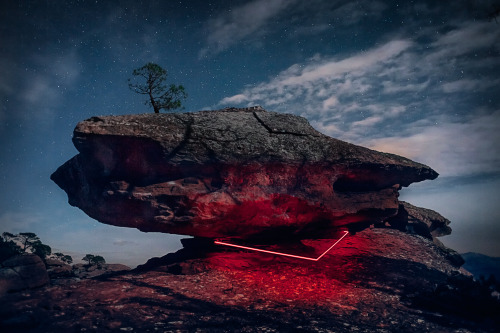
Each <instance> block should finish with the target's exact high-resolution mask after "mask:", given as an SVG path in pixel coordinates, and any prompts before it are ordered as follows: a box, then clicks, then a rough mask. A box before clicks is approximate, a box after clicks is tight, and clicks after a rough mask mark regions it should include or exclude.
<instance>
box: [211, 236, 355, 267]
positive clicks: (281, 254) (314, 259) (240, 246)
mask: <svg viewBox="0 0 500 333" xmlns="http://www.w3.org/2000/svg"><path fill="white" fill-rule="evenodd" d="M348 233H349V231H344V234H343V235H342V237H340V238H339V239H338V240H337V241H336V242H335V243H333V245H332V246H330V247H329V248H328V249H327V250H326V251H325V252H323V253H322V254H321V255H320V256H319V257H317V258H310V257H303V256H297V255H295V254H289V253H283V252H275V251H269V250H263V249H258V248H255V247H249V246H243V245H237V244H231V243H226V242H221V241H214V244H219V245H226V246H232V247H237V248H240V249H245V250H251V251H258V252H264V253H270V254H277V255H280V256H285V257H291V258H297V259H304V260H311V261H318V260H320V259H321V258H323V256H324V255H325V254H327V253H328V251H330V250H331V249H333V247H334V246H335V245H337V244H338V243H339V242H340V241H341V240H342V239H343V238H344V237H345V236H347V234H348Z"/></svg>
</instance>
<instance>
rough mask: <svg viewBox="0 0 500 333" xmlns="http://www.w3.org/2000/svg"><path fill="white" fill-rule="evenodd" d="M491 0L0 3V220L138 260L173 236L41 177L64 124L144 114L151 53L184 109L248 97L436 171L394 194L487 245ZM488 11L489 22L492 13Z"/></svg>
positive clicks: (65, 134)
mask: <svg viewBox="0 0 500 333" xmlns="http://www.w3.org/2000/svg"><path fill="white" fill-rule="evenodd" d="M499 9H500V1H491V0H490V1H459V0H458V1H420V0H417V1H399V2H398V1H392V0H390V1H371V0H367V1H334V0H309V1H294V0H289V1H285V0H253V1H209V0H207V1H135V0H134V1H22V0H21V1H2V2H1V4H0V188H1V191H0V227H1V228H0V231H9V232H13V233H18V232H24V231H31V232H35V233H36V234H37V235H39V236H40V238H41V239H42V241H43V242H44V243H46V244H49V245H50V246H52V248H53V249H54V250H58V251H62V252H64V253H68V254H73V255H75V259H80V257H79V256H80V255H81V256H83V254H85V253H93V254H100V255H102V256H104V257H105V258H106V259H107V261H108V262H122V263H128V264H130V265H137V264H140V263H143V262H145V260H146V259H147V258H150V257H152V256H159V255H163V254H165V253H167V252H170V251H173V250H175V249H177V248H179V247H180V243H179V238H182V237H179V236H172V235H167V234H146V233H142V232H139V231H137V230H132V229H126V228H118V227H113V226H107V225H104V224H101V223H98V222H96V221H95V220H92V219H91V218H89V217H87V216H86V215H85V214H84V213H83V212H81V211H80V210H79V209H77V208H74V207H71V206H70V205H69V204H68V203H67V196H66V194H65V193H64V191H62V190H61V189H60V188H58V187H57V186H56V185H55V184H54V183H52V182H51V181H50V179H49V177H50V174H51V173H52V172H54V171H55V170H56V169H57V167H59V166H60V165H61V164H62V163H64V162H65V161H66V160H68V159H70V158H71V157H72V156H74V155H75V154H76V153H77V151H76V149H75V148H74V146H73V144H72V142H71V137H72V131H73V129H74V127H75V125H76V124H77V123H78V122H79V121H81V120H84V119H87V118H89V117H91V116H96V115H123V114H135V113H146V112H152V110H150V109H149V108H148V107H147V106H145V105H144V103H143V102H144V100H143V96H140V95H137V94H134V93H133V92H131V91H130V90H129V88H128V85H127V79H128V78H129V77H131V76H132V75H131V73H132V71H133V69H134V68H137V67H141V66H142V65H144V64H145V63H147V62H156V63H158V64H160V65H161V66H162V67H164V68H165V69H166V70H167V71H168V73H169V80H170V81H169V83H175V84H182V85H184V86H185V88H186V91H187V93H188V95H189V97H188V99H187V100H186V102H185V103H184V105H185V111H198V110H210V109H219V108H223V107H228V106H236V107H244V106H252V105H261V106H263V107H264V108H265V109H267V110H269V111H278V112H287V113H293V114H297V115H301V116H304V117H306V118H307V119H308V120H309V121H310V122H311V124H312V125H313V126H314V127H315V128H316V129H317V130H319V131H321V132H323V133H325V134H328V135H330V136H333V137H336V138H339V139H342V140H346V141H349V142H352V143H355V144H359V145H363V146H366V147H369V148H373V149H376V150H380V151H385V152H391V153H396V154H399V155H402V156H405V157H409V158H411V159H413V160H415V161H418V162H421V163H424V164H427V165H429V166H430V167H432V168H434V169H435V170H436V171H438V172H439V173H440V177H439V178H438V179H437V180H435V181H426V182H422V183H419V184H413V185H411V186H410V187H409V188H407V189H404V190H402V192H401V199H402V200H406V201H409V202H410V203H412V204H414V205H417V206H422V207H426V208H431V209H434V210H436V211H438V212H440V213H441V214H442V215H444V216H445V217H447V218H449V219H450V220H451V221H452V224H451V227H452V228H453V230H454V231H453V234H452V235H450V236H446V237H443V238H441V240H442V241H443V242H444V243H445V244H446V245H448V246H450V247H452V248H454V249H455V250H457V251H459V252H467V251H474V252H481V253H485V254H488V255H493V256H500V245H498V239H500V223H499V220H500V204H499V203H500V202H499V197H500V154H499V153H500V148H499V143H500V93H499V90H500V89H499V87H500V17H498V15H497V14H498V12H499ZM497 21H498V22H497Z"/></svg>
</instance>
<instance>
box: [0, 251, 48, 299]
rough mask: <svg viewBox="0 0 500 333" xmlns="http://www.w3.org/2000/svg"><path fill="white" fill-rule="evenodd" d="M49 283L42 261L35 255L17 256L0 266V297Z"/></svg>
mask: <svg viewBox="0 0 500 333" xmlns="http://www.w3.org/2000/svg"><path fill="white" fill-rule="evenodd" d="M47 283H49V276H48V274H47V270H46V268H45V264H44V263H43V261H42V259H40V257H39V256H37V255H35V254H24V255H17V256H14V257H12V258H9V259H7V260H5V261H4V262H2V264H1V265H0V296H1V295H3V294H5V293H7V292H11V291H18V290H23V289H28V288H36V287H41V286H44V285H46V284H47Z"/></svg>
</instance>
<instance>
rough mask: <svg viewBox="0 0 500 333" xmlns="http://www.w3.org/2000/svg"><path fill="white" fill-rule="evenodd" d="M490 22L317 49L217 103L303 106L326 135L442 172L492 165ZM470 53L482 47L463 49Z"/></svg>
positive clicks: (499, 125) (495, 164)
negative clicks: (331, 51)
mask: <svg viewBox="0 0 500 333" xmlns="http://www.w3.org/2000/svg"><path fill="white" fill-rule="evenodd" d="M492 30H495V29H491V26H488V27H486V26H485V25H484V24H483V23H478V22H473V21H469V22H462V23H461V25H459V26H455V27H454V28H452V29H450V30H449V31H448V32H447V33H445V34H443V35H435V33H434V34H432V33H431V31H430V30H428V31H425V32H423V33H422V36H419V38H416V39H414V40H412V41H410V40H409V39H405V38H401V36H399V37H394V38H393V39H392V40H386V42H385V43H381V44H379V45H378V46H374V47H372V48H371V49H368V50H366V51H364V52H359V53H354V54H350V55H344V56H339V55H336V56H333V57H325V56H322V55H317V56H315V57H314V58H311V59H309V60H307V61H304V62H302V63H295V64H293V65H291V66H289V67H288V68H287V69H286V70H283V71H282V72H280V73H278V74H277V75H276V76H274V77H273V78H270V79H269V80H268V81H264V82H260V83H256V84H255V85H249V86H247V87H245V88H244V89H242V90H241V91H240V92H238V94H236V95H233V96H228V97H226V98H223V99H221V101H220V102H219V104H218V107H220V106H229V105H235V104H236V105H241V106H251V105H262V106H263V107H265V108H267V109H268V110H273V111H281V112H288V113H294V114H297V115H301V116H304V117H306V118H307V119H308V120H309V121H310V123H311V125H312V126H313V127H315V128H316V129H318V130H319V131H321V132H323V133H325V134H328V135H330V136H333V137H337V138H340V139H343V140H346V141H350V142H353V143H356V144H362V145H366V146H369V147H372V148H374V149H377V150H381V151H387V152H392V153H396V154H399V155H403V156H407V157H409V158H413V159H416V160H417V161H421V162H423V163H427V164H429V165H430V166H431V167H433V168H436V169H437V171H438V172H440V173H441V174H442V175H446V176H465V175H473V174H488V173H495V172H498V171H499V170H500V158H497V156H500V149H499V148H497V146H496V142H500V134H498V133H500V116H499V112H498V111H497V110H498V107H497V106H496V105H495V103H496V102H495V101H494V100H493V101H492V97H491V96H492V95H491V92H492V91H493V89H494V88H495V87H497V86H498V84H499V81H500V80H499V79H498V78H497V77H496V75H495V74H494V73H492V72H491V70H490V69H491V68H495V67H494V66H493V64H494V63H495V60H496V62H498V55H497V54H498V53H484V52H483V53H480V52H482V51H484V49H485V48H488V47H489V48H490V49H491V48H495V47H496V46H494V45H492V44H491V43H492V42H494V41H497V39H498V36H500V33H499V32H498V31H492ZM496 30H498V29H496ZM426 34H427V35H426ZM424 37H425V38H424ZM464 38H477V39H478V40H476V41H470V40H468V39H466V40H463V43H462V44H463V47H462V48H461V46H460V42H461V39H464ZM422 40H426V42H422ZM475 52H478V54H482V56H477V57H476V56H473V57H471V56H467V57H464V55H465V54H469V55H470V54H475ZM478 73H481V75H480V76H479V75H478ZM481 94H489V95H481Z"/></svg>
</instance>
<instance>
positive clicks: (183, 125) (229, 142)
mask: <svg viewBox="0 0 500 333" xmlns="http://www.w3.org/2000/svg"><path fill="white" fill-rule="evenodd" d="M73 142H74V144H75V147H76V148H77V149H78V151H79V154H78V155H76V156H75V157H73V158H72V159H71V160H69V161H68V162H66V163H65V164H64V165H62V166H61V167H60V168H59V169H58V170H57V171H56V172H55V173H54V174H53V175H52V176H51V178H52V179H53V180H54V181H55V182H56V183H57V184H58V185H59V186H60V187H61V188H62V189H64V190H65V191H66V192H67V194H68V198H69V203H70V204H71V205H73V206H77V207H79V208H80V209H82V210H83V211H84V212H85V213H87V214H88V215H89V216H91V217H93V218H95V219H97V220H98V221H100V222H103V223H107V224H112V225H118V226H125V227H133V228H138V229H140V230H142V231H157V232H166V233H176V234H185V235H192V236H199V237H211V238H217V237H233V238H266V237H268V236H269V235H272V236H273V237H275V236H276V235H281V236H282V237H283V238H289V237H292V236H294V237H295V236H297V237H300V238H315V237H316V236H318V235H322V236H324V234H325V233H326V234H327V233H328V232H330V231H332V232H333V231H335V230H336V229H338V228H339V227H345V228H349V229H356V230H362V229H363V228H365V227H367V226H369V225H370V224H373V223H379V222H382V221H384V220H385V219H387V218H388V217H390V216H394V215H395V214H396V213H397V211H398V207H399V202H398V200H397V198H398V190H399V189H400V188H401V187H402V186H408V185H410V184H411V183H413V182H419V181H423V180H426V179H434V178H436V177H437V175H438V174H437V173H436V172H435V171H434V170H432V169H431V168H429V167H428V166H425V165H423V164H420V163H416V162H413V161H411V160H409V159H406V158H403V157H401V156H397V155H392V154H386V153H380V152H376V151H373V150H370V149H367V148H364V147H360V146H356V145H353V144H349V143H347V142H343V141H340V140H337V139H334V138H331V137H328V136H326V135H323V134H321V133H319V132H318V131H316V130H315V129H314V128H312V127H311V126H310V124H309V123H308V122H307V120H306V119H304V118H302V117H298V116H295V115H290V114H282V113H275V112H267V111H265V110H263V109H262V108H259V107H254V108H245V109H235V108H229V109H224V110H219V111H201V112H193V113H183V114H142V115H126V116H106V117H92V118H90V119H88V120H85V121H82V122H80V123H79V124H78V125H77V126H76V128H75V131H74V137H73Z"/></svg>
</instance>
